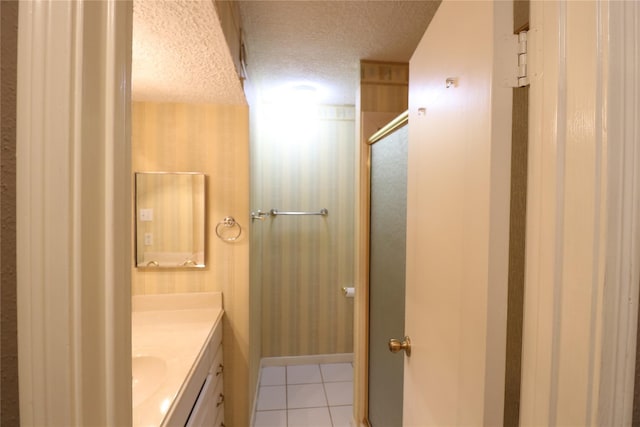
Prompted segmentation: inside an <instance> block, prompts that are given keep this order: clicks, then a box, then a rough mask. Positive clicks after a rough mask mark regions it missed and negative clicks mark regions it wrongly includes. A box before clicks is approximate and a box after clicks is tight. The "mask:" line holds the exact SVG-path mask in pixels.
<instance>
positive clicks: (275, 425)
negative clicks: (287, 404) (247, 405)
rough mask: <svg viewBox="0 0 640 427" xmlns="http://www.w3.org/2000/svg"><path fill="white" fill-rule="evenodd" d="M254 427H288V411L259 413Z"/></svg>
mask: <svg viewBox="0 0 640 427" xmlns="http://www.w3.org/2000/svg"><path fill="white" fill-rule="evenodd" d="M253 421H254V422H253V427H287V411H257V412H256V417H255V419H254V420H253Z"/></svg>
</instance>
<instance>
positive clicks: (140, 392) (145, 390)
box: [131, 356, 167, 407]
mask: <svg viewBox="0 0 640 427" xmlns="http://www.w3.org/2000/svg"><path fill="white" fill-rule="evenodd" d="M131 374H132V375H131V376H132V378H131V392H132V396H133V399H132V404H133V406H134V407H136V406H138V404H140V403H142V402H144V401H145V400H146V399H147V398H148V397H149V396H151V395H152V394H153V393H155V391H156V390H158V388H160V386H161V385H162V384H163V383H164V380H165V377H166V374H167V363H166V362H165V361H164V360H163V359H161V358H159V357H155V356H136V357H134V358H133V359H132V360H131Z"/></svg>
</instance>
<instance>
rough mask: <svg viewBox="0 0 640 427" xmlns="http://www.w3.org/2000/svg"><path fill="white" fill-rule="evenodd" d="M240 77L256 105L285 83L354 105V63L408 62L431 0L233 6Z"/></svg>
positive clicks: (356, 67)
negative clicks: (241, 51) (240, 38)
mask: <svg viewBox="0 0 640 427" xmlns="http://www.w3.org/2000/svg"><path fill="white" fill-rule="evenodd" d="M238 4H239V6H240V14H241V19H242V24H243V30H244V33H245V39H246V49H247V70H248V78H249V80H250V81H251V82H252V84H253V85H254V86H255V87H256V89H257V90H258V91H259V92H260V93H261V95H262V97H263V100H265V101H270V100H272V98H277V97H278V96H279V95H278V89H279V88H280V87H286V86H288V85H292V84H311V85H317V86H318V87H319V88H320V90H321V91H322V97H321V98H320V101H321V102H323V103H329V104H354V103H355V97H356V93H357V88H358V81H359V78H358V77H359V76H358V72H359V63H360V60H361V59H368V60H377V61H397V62H408V61H409V59H410V58H411V55H412V54H413V52H414V50H415V48H416V46H417V45H418V42H419V41H420V39H421V38H422V35H423V34H424V32H425V30H426V28H427V25H428V24H429V22H430V21H431V18H432V17H433V15H434V13H435V10H436V9H437V7H438V5H439V4H440V2H439V1H388V0H382V1H381V0H378V1H362V0H359V1H273V0H271V1H239V2H238Z"/></svg>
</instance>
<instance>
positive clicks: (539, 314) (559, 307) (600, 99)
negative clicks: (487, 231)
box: [520, 1, 640, 426]
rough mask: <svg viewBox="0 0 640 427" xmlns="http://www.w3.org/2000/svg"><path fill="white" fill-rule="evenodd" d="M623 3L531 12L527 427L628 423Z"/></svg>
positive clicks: (629, 196) (630, 177) (633, 154)
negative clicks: (622, 59) (621, 64)
mask: <svg viewBox="0 0 640 427" xmlns="http://www.w3.org/2000/svg"><path fill="white" fill-rule="evenodd" d="M620 3H623V4H618V3H617V2H609V1H600V2H578V3H576V2H561V1H549V2H532V3H531V30H530V32H529V34H530V35H531V36H532V37H530V44H529V60H530V62H529V67H530V70H529V71H530V76H531V92H530V94H531V97H530V120H529V124H530V128H529V129H530V130H529V146H530V151H529V178H528V182H529V192H528V201H527V206H528V224H527V261H526V263H527V264H526V278H525V300H524V304H525V306H524V312H525V318H524V333H523V335H524V340H523V363H522V393H521V412H520V414H521V415H520V424H521V425H523V426H528V425H531V426H534V425H563V424H573V425H625V424H630V423H631V419H630V416H631V409H632V398H633V396H632V395H633V384H632V383H633V381H632V380H631V379H632V378H633V373H634V372H635V366H634V363H635V358H634V357H631V356H630V355H627V354H628V353H627V352H628V351H629V350H633V349H635V344H636V343H635V340H636V338H635V333H636V331H637V301H638V277H639V276H638V269H639V267H640V263H639V261H638V259H639V255H640V253H639V250H638V248H639V247H640V245H639V244H638V243H639V240H638V232H639V231H640V229H639V227H638V216H639V209H638V205H639V203H640V196H639V195H638V191H637V189H638V184H639V183H638V178H637V177H638V175H639V173H640V161H639V160H638V150H637V149H636V148H635V146H636V145H637V143H635V142H634V141H637V140H638V130H637V128H636V129H634V127H633V124H632V122H633V120H632V119H631V117H637V115H638V113H639V111H638V86H637V84H634V82H637V79H638V69H637V60H636V61H635V68H634V64H633V61H631V63H627V68H626V69H624V70H623V71H622V70H620V69H618V67H617V66H616V63H615V62H614V61H619V60H620V58H621V57H623V56H627V55H634V54H635V58H637V57H638V56H637V55H638V48H637V44H636V46H635V51H633V50H632V49H633V43H632V40H633V38H632V37H633V33H634V31H636V32H637V27H634V26H633V20H632V19H630V20H629V19H626V17H628V16H634V14H635V16H636V17H637V16H638V6H637V4H629V5H627V4H626V3H627V2H620ZM629 3H635V2H629ZM623 7H629V8H632V9H634V11H633V12H631V11H629V10H628V11H627V12H624V11H622V10H621V8H623ZM636 22H637V21H636ZM625 37H626V40H627V43H626V44H625V43H619V42H620V40H621V39H623V38H625ZM594 65H595V67H594ZM629 107H630V110H629V109H626V108H629ZM632 114H635V116H633V115H632ZM550 123H552V124H553V125H551V126H549V125H548V124H550ZM545 124H547V125H546V126H545ZM634 132H635V134H634ZM620 141H621V143H620V144H619V142H620ZM625 154H626V155H625ZM633 190H636V191H633ZM630 236H633V237H630ZM584 266H590V267H591V268H584ZM585 331H586V333H585ZM625 353H626V354H625ZM630 354H631V355H635V351H631V352H630ZM631 359H633V360H631Z"/></svg>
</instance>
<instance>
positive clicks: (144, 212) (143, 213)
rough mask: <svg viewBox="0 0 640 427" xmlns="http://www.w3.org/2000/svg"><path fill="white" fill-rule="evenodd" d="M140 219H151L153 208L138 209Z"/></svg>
mask: <svg viewBox="0 0 640 427" xmlns="http://www.w3.org/2000/svg"><path fill="white" fill-rule="evenodd" d="M140 221H153V209H151V208H149V209H140Z"/></svg>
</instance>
